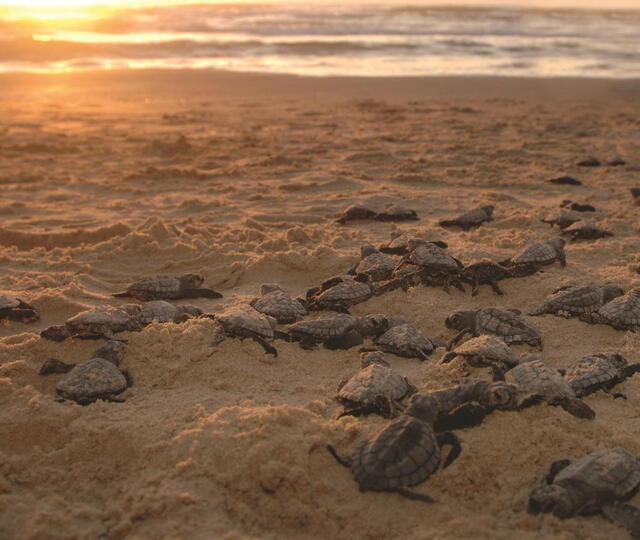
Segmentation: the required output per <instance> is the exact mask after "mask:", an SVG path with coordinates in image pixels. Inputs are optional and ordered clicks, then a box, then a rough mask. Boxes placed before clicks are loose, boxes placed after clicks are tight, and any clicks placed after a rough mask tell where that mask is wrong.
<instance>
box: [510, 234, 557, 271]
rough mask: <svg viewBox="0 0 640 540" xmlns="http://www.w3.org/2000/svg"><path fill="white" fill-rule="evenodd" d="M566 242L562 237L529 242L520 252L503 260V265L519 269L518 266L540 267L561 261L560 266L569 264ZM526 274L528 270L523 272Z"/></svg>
mask: <svg viewBox="0 0 640 540" xmlns="http://www.w3.org/2000/svg"><path fill="white" fill-rule="evenodd" d="M564 245H565V242H564V240H563V239H562V238H559V237H556V238H552V239H551V240H548V241H547V242H536V243H535V244H529V245H528V246H526V247H525V248H524V249H523V250H522V251H521V252H520V253H518V254H517V255H514V256H513V257H511V258H510V259H507V260H506V261H501V262H500V264H501V265H502V266H506V267H508V268H513V269H517V268H518V267H525V268H527V267H528V268H530V267H534V268H535V267H540V266H544V265H547V264H553V263H554V262H555V261H560V266H566V265H567V259H566V257H565V254H564ZM523 274H526V272H523Z"/></svg>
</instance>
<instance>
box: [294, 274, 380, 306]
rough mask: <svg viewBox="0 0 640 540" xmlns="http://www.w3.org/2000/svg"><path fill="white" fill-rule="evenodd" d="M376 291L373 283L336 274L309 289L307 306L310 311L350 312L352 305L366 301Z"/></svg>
mask: <svg viewBox="0 0 640 540" xmlns="http://www.w3.org/2000/svg"><path fill="white" fill-rule="evenodd" d="M365 279H366V278H365ZM375 292H376V288H375V287H374V286H373V285H372V284H370V283H366V282H362V281H358V280H356V279H354V278H353V276H350V275H348V274H347V275H343V276H335V277H332V278H329V279H327V280H326V281H324V282H323V283H322V284H321V285H320V287H314V288H312V289H309V290H308V291H307V298H306V301H307V308H308V309H309V310H310V311H316V310H330V311H338V312H340V313H349V307H350V306H353V305H355V304H359V303H361V302H365V301H366V300H368V299H369V298H371V297H372V296H373V295H374V293H375Z"/></svg>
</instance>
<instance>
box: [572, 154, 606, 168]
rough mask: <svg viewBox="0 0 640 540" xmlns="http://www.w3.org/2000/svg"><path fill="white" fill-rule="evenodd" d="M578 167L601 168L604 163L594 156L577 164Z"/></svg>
mask: <svg viewBox="0 0 640 540" xmlns="http://www.w3.org/2000/svg"><path fill="white" fill-rule="evenodd" d="M576 165H577V166H578V167H600V165H602V163H601V162H600V160H599V159H598V158H595V157H593V156H589V157H588V158H585V159H582V160H580V161H578V163H576Z"/></svg>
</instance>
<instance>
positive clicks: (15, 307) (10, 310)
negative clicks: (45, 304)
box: [0, 294, 40, 323]
mask: <svg viewBox="0 0 640 540" xmlns="http://www.w3.org/2000/svg"><path fill="white" fill-rule="evenodd" d="M39 318H40V314H39V313H38V310H37V309H36V308H34V307H33V306H31V305H29V304H27V303H26V302H24V301H23V300H20V299H19V298H14V297H13V296H7V295H4V294H0V319H11V320H13V321H20V322H24V323H29V322H34V321H37V320H38V319H39Z"/></svg>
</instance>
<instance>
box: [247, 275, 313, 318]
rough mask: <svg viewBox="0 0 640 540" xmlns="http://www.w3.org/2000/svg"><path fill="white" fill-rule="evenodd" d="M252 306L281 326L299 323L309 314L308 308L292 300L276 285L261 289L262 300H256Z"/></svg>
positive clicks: (267, 285)
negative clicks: (301, 318) (298, 321)
mask: <svg viewBox="0 0 640 540" xmlns="http://www.w3.org/2000/svg"><path fill="white" fill-rule="evenodd" d="M250 305H251V307H252V308H253V309H255V310H256V311H259V312H260V313H264V314H265V315H268V316H269V317H273V318H274V319H275V320H276V321H278V322H279V323H281V324H288V323H292V322H295V321H297V320H298V319H299V318H300V317H304V316H305V315H306V314H307V309H306V307H305V306H304V305H303V304H302V302H300V301H299V300H297V299H295V298H292V297H291V296H290V295H288V294H287V293H286V292H284V290H283V289H282V288H281V287H280V286H278V285H274V284H264V285H262V286H261V287H260V298H255V299H253V300H252V301H251V302H250Z"/></svg>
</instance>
